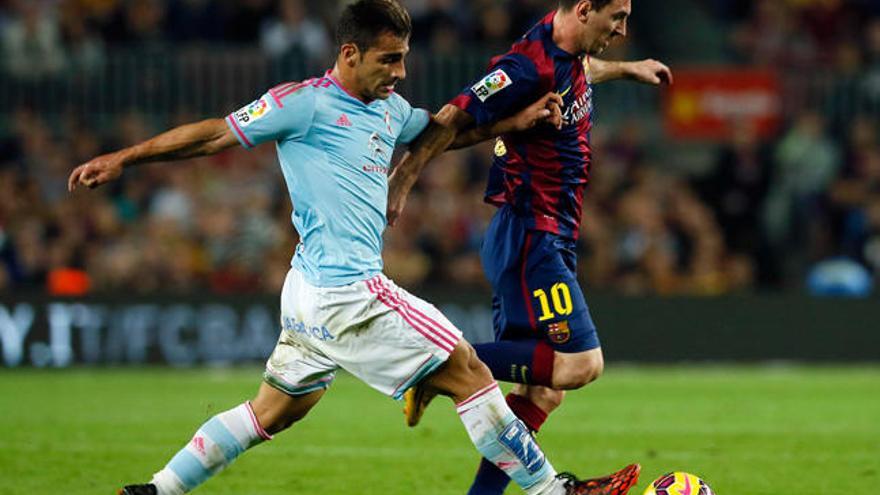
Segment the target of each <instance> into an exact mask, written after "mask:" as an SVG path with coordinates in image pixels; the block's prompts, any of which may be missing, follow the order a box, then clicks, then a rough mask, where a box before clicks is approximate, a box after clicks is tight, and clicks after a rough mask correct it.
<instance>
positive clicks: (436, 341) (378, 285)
mask: <svg viewBox="0 0 880 495" xmlns="http://www.w3.org/2000/svg"><path fill="white" fill-rule="evenodd" d="M340 290H341V289H340ZM346 290H347V291H349V292H346V293H345V297H342V296H341V293H340V292H339V290H337V291H336V292H335V294H336V295H334V296H332V297H328V298H327V302H326V304H325V312H326V314H327V318H325V320H326V321H327V322H328V323H327V324H328V325H329V327H330V328H331V333H332V334H333V335H332V338H328V339H326V340H325V341H323V342H319V343H316V344H315V345H316V346H317V347H318V348H319V349H320V350H321V352H323V353H324V354H325V355H327V356H328V357H329V358H330V359H332V360H333V361H334V362H336V363H337V364H339V366H341V367H342V368H344V369H345V370H347V371H349V372H350V373H352V374H353V375H354V376H356V377H357V378H359V379H360V380H362V381H363V382H365V383H366V384H368V385H370V386H371V387H373V388H374V389H376V390H378V391H380V392H382V393H383V394H386V395H389V396H391V397H393V398H395V399H399V398H401V397H402V396H403V393H404V392H406V390H407V389H408V388H410V387H411V386H412V385H414V384H416V383H419V382H420V381H421V380H423V379H424V378H425V377H427V376H429V375H431V374H432V373H434V372H435V371H436V370H438V369H439V368H440V367H441V366H443V364H444V363H446V362H447V361H448V359H449V358H450V356H453V355H454V356H457V354H456V353H455V351H456V349H457V347H458V346H459V343H460V342H461V341H462V334H461V331H459V330H458V329H457V328H456V327H455V325H453V324H452V322H450V321H449V320H448V319H447V318H446V317H445V316H444V315H443V314H442V313H441V312H440V311H439V310H438V309H437V308H436V307H434V306H433V305H431V304H430V303H428V302H426V301H424V300H422V299H420V298H418V297H416V296H414V295H412V294H410V293H409V292H407V291H406V290H404V289H402V288H400V287H398V286H397V285H396V284H394V282H393V281H391V280H390V279H388V278H387V277H385V276H384V275H378V276H376V277H373V278H371V279H369V280H367V281H364V282H359V283H358V284H355V285H353V286H351V287H349V288H347V289H346ZM335 298H338V299H339V300H341V301H344V307H343V306H340V307H335V304H334V300H335ZM345 322H347V323H345ZM334 329H338V331H337V330H334Z"/></svg>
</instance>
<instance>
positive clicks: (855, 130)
mask: <svg viewBox="0 0 880 495" xmlns="http://www.w3.org/2000/svg"><path fill="white" fill-rule="evenodd" d="M404 3H405V4H406V5H407V6H408V7H409V8H410V10H411V12H412V14H413V17H414V25H415V31H414V33H415V34H414V40H413V43H414V44H415V45H422V46H425V47H428V48H430V49H431V50H433V51H434V52H436V53H441V52H446V53H455V51H456V50H459V49H460V47H461V46H463V45H465V44H467V43H481V44H483V45H489V46H493V47H494V46H497V48H498V50H502V49H503V48H504V47H505V46H507V45H508V44H509V43H510V41H511V40H512V39H513V38H514V37H515V36H517V35H518V34H519V33H521V32H522V31H524V29H525V28H526V27H527V26H528V25H529V24H531V23H532V22H533V21H534V20H535V19H537V18H538V17H540V16H541V15H542V14H543V13H544V11H545V10H549V9H548V7H547V6H546V4H547V2H546V1H537V0H514V1H508V2H497V1H492V0H480V1H473V2H466V1H458V0H419V1H406V2H404ZM338 4H339V2H333V1H325V2H311V1H305V0H240V1H231V0H230V1H223V0H219V1H208V0H128V1H122V0H78V1H65V0H5V1H3V0H0V50H2V59H0V64H2V66H3V67H2V69H3V75H2V76H0V77H7V78H24V79H26V78H29V77H40V76H42V75H45V74H51V73H56V72H59V71H68V70H76V69H82V68H88V67H93V66H96V65H100V64H101V60H102V57H104V56H105V54H106V51H107V50H108V49H109V47H113V48H116V47H122V46H127V45H135V44H150V43H159V44H171V43H174V44H177V43H194V44H206V45H214V44H220V43H224V44H225V43H228V44H248V45H257V46H259V47H260V49H261V50H263V51H264V52H265V53H266V54H267V55H269V56H284V55H285V54H287V53H289V51H290V50H298V51H301V52H302V53H304V54H305V55H306V56H308V57H312V58H313V59H314V60H315V61H316V63H321V64H324V66H326V65H327V64H329V62H328V60H329V59H330V58H332V54H333V50H334V47H333V42H332V34H331V31H330V29H329V26H331V24H330V22H331V21H332V19H333V17H334V15H335V13H336V11H337V8H338ZM696 4H699V5H700V6H701V7H700V8H703V9H705V11H706V12H711V13H712V15H713V16H715V17H716V18H717V19H719V22H723V23H724V24H725V25H726V26H729V30H728V32H729V36H728V38H727V40H726V47H727V49H728V50H729V56H730V57H731V59H732V60H735V61H737V62H740V63H744V64H748V65H761V66H770V67H775V68H779V69H781V70H788V69H792V70H794V69H804V68H809V67H821V71H822V72H823V74H828V73H830V74H833V75H835V76H839V77H840V79H841V80H847V77H849V76H852V75H853V74H857V75H858V76H859V77H858V81H860V84H862V85H864V87H865V88H866V89H865V90H866V91H875V92H876V93H877V96H878V100H877V101H880V20H878V16H877V12H876V11H877V9H878V8H877V6H876V5H875V4H876V2H868V1H866V2H861V3H859V2H857V1H853V2H843V1H834V0H823V1H809V0H798V1H795V0H790V1H782V0H768V1H762V2H739V1H736V2H734V1H722V0H716V1H703V2H696ZM636 39H637V38H636ZM257 89H261V88H257ZM453 92H454V89H450V94H452V93H453ZM598 104H599V107H600V108H601V102H599V103H598ZM827 110H828V109H824V108H810V107H803V108H800V107H797V106H795V107H794V108H792V109H790V110H789V112H788V115H787V116H786V117H787V118H786V121H785V123H784V125H783V126H782V127H781V129H780V130H779V132H778V133H777V134H776V135H775V136H773V137H772V138H770V139H766V138H761V137H759V136H758V134H757V133H756V132H755V130H754V129H751V128H750V127H749V126H747V125H741V126H738V127H737V128H736V131H735V132H734V133H733V134H732V136H731V137H730V139H728V140H727V141H726V142H723V143H719V144H717V145H715V146H713V147H712V152H711V153H710V154H709V155H708V156H709V163H708V166H706V167H704V168H703V170H701V171H700V173H694V174H682V173H680V172H675V170H678V169H676V167H671V166H669V165H670V164H669V163H666V160H674V157H669V158H664V157H663V156H659V157H658V155H657V154H651V153H647V152H646V149H649V148H651V146H652V140H655V139H656V136H654V135H652V132H651V131H650V129H649V127H650V126H649V125H648V124H646V123H645V122H643V120H642V119H640V116H639V115H633V116H632V118H631V119H628V120H625V121H624V122H621V123H618V124H616V125H613V126H612V125H604V124H603V122H602V119H601V114H600V117H599V119H598V120H597V124H596V129H595V131H594V133H593V134H592V145H593V148H594V149H595V155H594V166H593V168H592V170H591V184H590V187H589V188H588V190H587V194H586V199H585V212H584V216H583V219H584V221H583V225H582V232H581V236H580V240H579V249H580V251H581V256H580V264H581V265H580V267H579V270H580V272H581V280H582V281H583V282H584V285H585V286H586V287H587V288H588V289H591V290H592V289H596V290H605V289H607V290H614V291H620V292H624V293H627V294H690V295H713V294H724V293H731V292H742V291H752V290H759V289H779V288H799V287H801V286H802V285H803V284H804V280H805V279H806V277H807V275H808V273H809V272H810V270H811V269H812V268H813V267H814V266H816V265H817V264H818V263H820V262H821V261H823V260H828V259H846V260H849V261H848V263H851V265H850V266H849V268H855V269H859V268H860V269H862V270H864V271H866V272H868V273H874V274H877V273H880V120H878V116H880V106H878V107H877V108H875V110H874V112H873V113H872V112H869V111H867V109H866V111H864V112H855V113H852V114H839V113H838V114H835V113H834V112H829V111H827ZM7 112H11V113H10V114H9V115H8V116H7V119H6V120H7V121H8V126H7V128H6V130H5V131H4V132H3V133H0V292H7V293H8V292H9V291H12V292H16V291H24V290H35V291H43V290H48V291H49V292H52V293H55V294H81V293H87V292H108V291H110V292H115V291H123V292H124V293H137V292H155V291H159V290H161V291H163V292H193V291H210V292H215V293H241V292H270V293H271V292H277V290H278V289H279V288H280V286H281V283H282V280H283V276H284V275H285V271H286V266H287V265H288V263H289V260H290V256H291V255H292V253H293V248H294V246H295V243H296V234H295V232H294V231H293V228H292V226H291V224H290V213H291V204H290V200H289V199H288V196H287V191H286V189H285V188H284V184H283V181H282V179H281V175H280V172H279V170H278V167H277V165H276V159H275V156H274V149H273V148H272V147H270V146H264V147H260V148H259V149H257V150H255V151H252V152H246V151H244V150H241V149H234V150H230V151H228V152H224V153H222V154H220V155H217V156H214V157H207V158H201V159H197V160H193V161H189V162H186V163H169V164H162V165H143V166H139V167H137V168H135V169H131V170H129V171H128V172H127V173H126V175H125V176H124V177H123V179H122V180H121V181H120V182H118V183H116V184H114V185H112V186H109V187H105V188H102V189H99V190H96V191H90V192H82V191H81V192H78V193H75V194H68V193H67V176H68V173H69V171H70V170H71V169H72V168H73V166H75V165H76V164H78V163H82V162H85V161H87V160H88V159H90V158H91V157H93V156H96V155H98V154H100V153H103V152H107V151H111V150H115V149H118V148H120V147H123V146H128V145H131V144H134V143H136V142H139V141H142V140H144V139H146V138H148V137H150V136H151V135H153V134H155V133H157V132H159V131H161V130H162V129H161V126H158V125H156V124H155V123H154V122H152V121H150V119H148V118H147V117H146V116H144V115H141V114H138V113H135V112H132V113H126V114H124V115H118V116H116V117H115V119H114V121H113V123H112V125H110V126H106V127H101V128H99V127H98V126H96V125H94V122H92V121H91V120H90V119H89V118H88V116H86V115H67V116H66V117H64V119H62V121H60V122H52V121H50V120H49V119H47V118H45V116H43V115H40V114H39V113H38V112H35V111H33V110H31V109H28V108H27V107H26V106H22V107H20V108H17V109H7ZM192 118H193V117H192V116H191V115H181V116H178V117H177V119H176V122H175V123H178V124H179V123H183V122H185V121H187V120H191V119H192ZM493 148H494V143H492V142H488V143H484V144H482V145H480V146H477V147H474V148H472V149H469V150H464V151H458V152H450V153H447V154H445V155H443V156H442V157H440V158H439V159H438V160H437V161H436V162H435V163H433V164H431V165H430V166H429V167H428V168H427V170H426V171H425V174H424V176H423V177H422V179H421V180H420V183H419V185H418V187H417V190H416V191H415V192H414V193H413V195H412V197H411V198H410V200H409V202H408V204H407V210H406V211H405V213H404V217H403V219H402V221H401V224H400V225H398V226H397V227H395V228H393V229H389V231H388V233H387V234H386V249H385V258H386V272H387V273H388V275H389V276H391V277H392V278H395V279H396V280H398V282H399V283H401V284H402V285H404V286H407V287H413V288H417V287H420V286H427V285H436V284H447V285H448V286H449V285H452V286H485V282H484V281H483V275H482V270H481V267H480V262H479V255H478V252H479V246H480V242H481V239H482V233H483V231H484V230H485V227H486V225H487V223H488V221H489V219H490V218H491V215H492V214H493V212H494V208H493V207H491V206H488V205H486V204H484V203H483V202H482V194H483V187H484V184H485V178H486V174H487V172H488V168H489V164H490V161H491V158H492V156H493ZM838 275H839V274H838ZM840 276H843V275H840Z"/></svg>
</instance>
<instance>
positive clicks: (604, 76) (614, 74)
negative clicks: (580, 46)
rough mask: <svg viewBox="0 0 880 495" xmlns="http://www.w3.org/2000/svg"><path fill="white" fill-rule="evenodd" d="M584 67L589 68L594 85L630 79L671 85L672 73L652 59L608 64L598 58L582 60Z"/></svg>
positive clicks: (608, 62)
mask: <svg viewBox="0 0 880 495" xmlns="http://www.w3.org/2000/svg"><path fill="white" fill-rule="evenodd" d="M584 67H585V68H586V67H589V71H590V75H591V78H592V81H593V82H594V83H601V82H605V81H613V80H615V79H632V80H634V81H638V82H642V83H645V84H653V85H659V84H661V83H666V84H672V71H671V70H669V67H667V66H666V64H663V63H662V62H658V61H656V60H654V59H650V58H649V59H646V60H638V61H634V62H610V61H607V60H602V59H598V58H592V57H591V58H590V59H589V61H588V60H587V59H586V58H585V59H584Z"/></svg>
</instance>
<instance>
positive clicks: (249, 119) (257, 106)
mask: <svg viewBox="0 0 880 495" xmlns="http://www.w3.org/2000/svg"><path fill="white" fill-rule="evenodd" d="M271 111H272V105H270V104H269V100H268V98H266V97H265V96H264V97H262V98H260V99H259V100H257V101H255V102H253V103H251V104H250V105H248V106H246V107H244V108H242V109H241V110H238V111H237V112H235V113H233V114H232V116H233V118H235V121H236V122H238V125H239V126H241V127H247V126H249V125H251V124H253V123H254V122H255V121H257V120H259V119H262V118H263V117H265V116H266V114H268V113H269V112H271Z"/></svg>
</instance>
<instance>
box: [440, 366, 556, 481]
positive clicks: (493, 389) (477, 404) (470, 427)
mask: <svg viewBox="0 0 880 495" xmlns="http://www.w3.org/2000/svg"><path fill="white" fill-rule="evenodd" d="M456 409H457V410H458V415H459V416H460V417H461V421H462V423H464V427H465V429H467V432H468V435H470V437H471V441H472V442H473V443H474V445H475V446H476V447H477V450H479V451H480V453H481V454H483V457H485V458H486V459H488V460H489V461H491V462H492V463H494V464H495V465H496V466H498V467H499V468H500V469H501V470H502V471H504V472H505V473H507V476H509V477H510V479H512V480H513V481H514V482H515V483H516V484H518V485H519V486H520V488H522V489H523V490H524V491H525V492H526V494H527V495H557V494H564V493H565V488H564V487H563V486H562V485H563V484H562V481H561V480H557V479H556V471H555V470H554V469H553V466H551V465H550V461H548V460H547V459H546V458H545V456H544V452H543V451H542V450H541V447H539V446H538V444H537V443H536V442H535V440H534V439H533V438H532V435H531V434H530V433H529V429H528V428H526V425H524V424H523V422H522V421H520V420H519V419H517V417H516V415H515V414H513V411H511V410H510V407H508V405H507V402H506V401H505V400H504V396H503V395H501V390H500V389H499V388H498V384H497V383H494V382H493V383H492V385H490V386H488V387H486V388H484V389H482V390H480V391H478V392H477V393H475V394H474V395H472V396H470V397H469V398H468V399H467V400H465V401H464V402H461V403H460V404H457V405H456Z"/></svg>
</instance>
